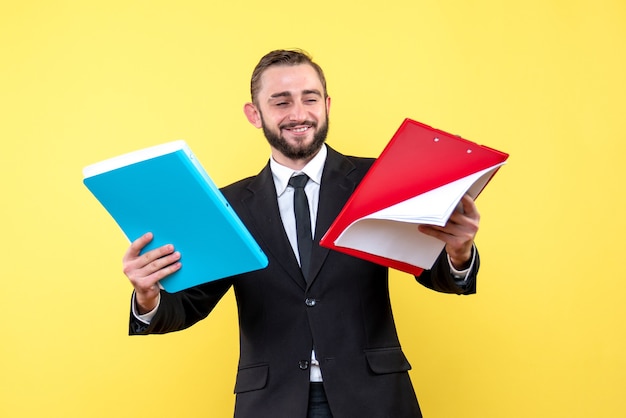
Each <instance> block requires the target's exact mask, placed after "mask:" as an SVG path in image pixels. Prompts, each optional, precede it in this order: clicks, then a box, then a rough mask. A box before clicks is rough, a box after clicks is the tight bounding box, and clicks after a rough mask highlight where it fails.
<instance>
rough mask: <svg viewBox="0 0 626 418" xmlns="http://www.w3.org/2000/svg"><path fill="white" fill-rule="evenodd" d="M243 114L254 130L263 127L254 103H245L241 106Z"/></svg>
mask: <svg viewBox="0 0 626 418" xmlns="http://www.w3.org/2000/svg"><path fill="white" fill-rule="evenodd" d="M243 113H245V114H246V118H248V122H250V123H251V124H252V126H254V127H255V128H260V127H262V126H263V124H262V121H261V114H260V113H259V110H258V109H257V108H256V106H255V105H254V103H246V104H245V105H243Z"/></svg>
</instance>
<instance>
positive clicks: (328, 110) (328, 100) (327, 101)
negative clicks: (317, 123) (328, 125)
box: [326, 96, 330, 116]
mask: <svg viewBox="0 0 626 418" xmlns="http://www.w3.org/2000/svg"><path fill="white" fill-rule="evenodd" d="M329 114H330V96H327V97H326V116H328V115H329Z"/></svg>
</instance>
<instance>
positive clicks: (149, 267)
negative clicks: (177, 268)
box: [141, 245, 180, 276]
mask: <svg viewBox="0 0 626 418" xmlns="http://www.w3.org/2000/svg"><path fill="white" fill-rule="evenodd" d="M170 248H171V249H172V250H173V248H174V247H173V246H171V245H166V246H163V247H161V248H157V249H156V250H153V251H151V253H157V254H159V253H161V252H162V251H165V249H168V250H169V249H170ZM179 260H180V253H179V252H178V251H176V252H172V253H171V254H170V253H166V254H163V255H162V256H160V257H157V258H155V259H151V261H149V262H148V263H147V264H145V266H144V267H143V268H141V270H142V273H143V275H144V276H148V275H151V274H154V273H155V272H158V271H159V270H163V269H165V268H166V267H168V266H170V265H172V264H174V263H176V262H177V261H179Z"/></svg>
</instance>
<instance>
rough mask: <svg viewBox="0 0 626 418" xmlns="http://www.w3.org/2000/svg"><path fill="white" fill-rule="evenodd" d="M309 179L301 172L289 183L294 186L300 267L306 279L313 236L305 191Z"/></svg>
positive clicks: (294, 208) (307, 277)
mask: <svg viewBox="0 0 626 418" xmlns="http://www.w3.org/2000/svg"><path fill="white" fill-rule="evenodd" d="M308 181H309V177H308V176H307V175H306V174H299V175H297V176H294V177H292V178H290V179H289V185H290V186H291V187H293V188H294V193H293V210H294V212H295V214H296V232H297V236H298V253H299V254H300V269H301V270H302V274H303V275H304V278H305V279H306V280H308V279H309V269H310V264H311V248H313V238H312V234H311V214H310V212H309V201H308V199H307V198H306V193H304V186H305V185H306V183H307V182H308Z"/></svg>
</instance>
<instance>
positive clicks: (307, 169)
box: [270, 144, 328, 196]
mask: <svg viewBox="0 0 626 418" xmlns="http://www.w3.org/2000/svg"><path fill="white" fill-rule="evenodd" d="M327 155H328V150H327V149H326V144H323V145H322V148H320V151H319V152H318V153H317V154H316V155H315V157H313V159H312V160H311V161H309V162H308V164H307V165H305V166H304V168H303V169H302V170H300V171H294V170H293V169H291V168H289V167H285V166H284V165H281V164H279V163H277V162H276V161H275V160H274V158H270V169H271V170H272V177H273V178H274V185H275V186H276V194H277V195H278V196H280V195H282V194H283V193H284V192H285V190H286V189H287V185H288V183H289V179H290V178H291V177H292V176H293V175H294V174H300V173H304V174H306V175H307V176H309V178H310V179H311V180H313V181H314V182H315V183H317V184H318V185H319V184H321V183H322V171H323V170H324V163H325V162H326V156H327Z"/></svg>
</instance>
